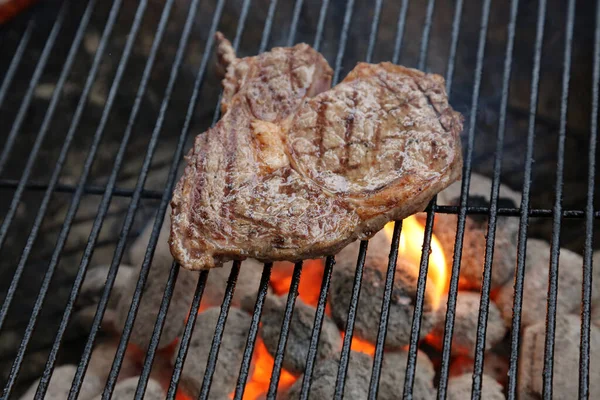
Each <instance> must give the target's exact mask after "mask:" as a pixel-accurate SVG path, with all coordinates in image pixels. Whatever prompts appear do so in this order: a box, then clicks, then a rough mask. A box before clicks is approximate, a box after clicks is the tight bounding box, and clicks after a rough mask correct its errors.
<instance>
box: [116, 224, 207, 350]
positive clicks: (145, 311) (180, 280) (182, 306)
mask: <svg viewBox="0 0 600 400" xmlns="http://www.w3.org/2000/svg"><path fill="white" fill-rule="evenodd" d="M169 215H170V213H169V212H167V214H166V216H165V220H164V223H163V226H162V229H161V233H160V237H159V239H158V243H157V245H156V251H155V253H154V258H153V259H152V264H151V266H150V270H149V273H148V279H147V281H146V286H145V287H144V293H143V295H142V298H141V300H140V305H139V309H138V314H137V318H136V320H135V324H134V325H133V331H132V333H131V340H130V342H131V343H133V344H135V345H137V346H139V347H141V348H142V349H144V350H145V349H146V348H147V347H148V344H149V343H150V338H151V337H152V332H153V331H154V324H155V322H156V316H157V315H158V310H159V308H160V304H161V302H162V298H163V294H164V290H165V287H166V285H167V280H168V278H169V273H170V270H171V265H172V263H173V258H172V257H171V253H170V250H169V245H168V243H167V240H168V237H169V226H170V225H171V220H170V217H169ZM152 226H153V222H152V223H150V224H149V225H148V226H147V227H146V229H145V230H144V232H143V233H142V234H141V235H140V237H139V238H138V239H137V240H136V241H135V243H134V244H133V246H132V248H131V249H130V253H129V256H130V259H131V260H132V263H134V264H133V265H134V267H136V271H135V273H134V274H133V276H131V278H130V279H129V280H128V281H127V285H126V287H125V289H124V290H123V294H122V296H121V301H120V302H119V305H118V307H117V310H116V325H117V329H118V330H119V331H120V330H122V329H123V327H124V326H125V322H126V319H127V314H128V313H129V307H130V305H131V299H132V297H133V293H134V292H135V287H136V285H137V281H138V278H139V272H140V268H141V265H142V262H143V259H144V253H145V251H146V247H147V245H148V240H149V238H150V232H151V231H152ZM197 282H198V273H197V272H191V271H188V270H186V269H183V268H181V269H180V270H179V275H178V277H177V283H176V284H175V288H174V290H173V296H172V298H171V303H170V305H169V311H168V313H167V318H166V322H165V325H164V328H163V330H162V334H161V337H160V343H159V348H164V347H166V346H168V345H169V344H171V343H173V341H174V340H175V339H176V338H177V337H179V335H180V334H181V331H182V330H183V326H184V324H185V319H186V317H187V315H188V312H189V310H190V305H191V304H192V298H193V297H194V290H195V288H196V283H197Z"/></svg>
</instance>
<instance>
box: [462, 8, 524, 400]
mask: <svg viewBox="0 0 600 400" xmlns="http://www.w3.org/2000/svg"><path fill="white" fill-rule="evenodd" d="M518 9H519V1H518V0H513V1H512V2H511V9H510V20H509V23H508V37H507V44H506V55H505V58H504V77H503V79H502V98H501V100H500V119H499V121H498V133H497V140H496V155H495V157H494V174H493V175H494V176H493V179H492V189H491V193H490V213H489V215H488V230H487V238H486V248H485V261H484V268H483V282H482V287H481V300H480V303H479V320H478V322H477V340H476V344H475V362H474V367H473V370H474V371H473V392H472V396H471V397H472V399H474V400H475V399H477V400H478V399H481V385H482V375H483V361H484V351H485V335H486V329H487V322H488V319H487V317H488V312H489V306H490V291H491V279H492V259H493V257H494V243H495V239H496V222H497V218H498V217H497V213H496V210H497V208H498V197H499V192H500V174H501V172H502V156H503V149H504V133H505V130H506V107H507V104H508V96H509V90H510V86H509V85H510V77H511V72H512V62H513V50H514V42H515V31H516V24H517V12H518Z"/></svg>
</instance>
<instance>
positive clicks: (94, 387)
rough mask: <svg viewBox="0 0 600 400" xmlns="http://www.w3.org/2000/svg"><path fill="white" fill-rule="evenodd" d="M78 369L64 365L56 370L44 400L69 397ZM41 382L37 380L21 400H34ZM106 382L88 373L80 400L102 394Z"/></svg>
mask: <svg viewBox="0 0 600 400" xmlns="http://www.w3.org/2000/svg"><path fill="white" fill-rule="evenodd" d="M76 370H77V367H76V366H75V365H62V366H60V367H56V368H55V369H54V373H53V374H52V378H51V379H50V384H49V385H48V390H47V391H46V395H45V397H44V399H46V400H64V399H66V398H67V397H68V396H69V391H70V390H71V384H72V383H73V377H75V371H76ZM39 383H40V380H39V379H38V380H36V381H35V382H34V383H33V384H32V385H31V386H30V387H29V389H28V390H27V391H26V392H25V394H23V396H21V399H20V400H33V398H34V397H35V392H36V390H37V388H38V385H39ZM104 383H105V382H104V381H103V380H101V379H100V378H99V377H97V376H96V375H94V374H92V373H90V372H88V373H87V374H86V375H85V378H84V379H83V384H82V386H81V391H80V394H79V399H81V400H89V399H91V398H93V397H94V396H96V395H97V394H99V393H100V392H102V389H103V388H104Z"/></svg>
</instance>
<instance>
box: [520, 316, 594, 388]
mask: <svg viewBox="0 0 600 400" xmlns="http://www.w3.org/2000/svg"><path fill="white" fill-rule="evenodd" d="M542 314H543V313H542ZM580 333H581V319H580V317H579V315H566V314H561V313H560V312H559V313H557V315H556V331H555V336H554V340H555V342H554V374H553V378H552V395H553V398H555V399H574V398H576V397H577V394H578V393H579V345H580V340H581V337H580ZM545 337H546V323H545V321H543V320H542V321H539V322H537V323H536V324H534V325H531V326H529V327H527V328H526V329H525V332H524V334H523V338H522V341H521V351H520V353H519V380H518V383H519V387H518V391H519V398H522V399H540V398H542V392H543V371H544V348H545ZM589 343H590V371H589V376H590V380H589V398H590V399H600V380H598V377H600V328H598V327H597V326H595V325H592V326H591V330H590V342H589Z"/></svg>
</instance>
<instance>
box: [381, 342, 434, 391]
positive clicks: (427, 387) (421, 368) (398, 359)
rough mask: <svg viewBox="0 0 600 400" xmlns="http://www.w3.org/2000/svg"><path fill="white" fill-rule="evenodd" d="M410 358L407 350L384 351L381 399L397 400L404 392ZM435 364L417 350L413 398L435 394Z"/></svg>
mask: <svg viewBox="0 0 600 400" xmlns="http://www.w3.org/2000/svg"><path fill="white" fill-rule="evenodd" d="M407 360H408V352H407V351H404V350H402V351H398V352H390V353H384V355H383V364H382V366H381V376H380V381H379V390H378V392H377V398H378V399H379V400H395V399H399V398H402V395H403V393H404V377H405V374H406V364H407ZM434 376H435V370H434V369H433V364H432V363H431V361H430V360H429V358H428V357H427V355H426V354H425V353H423V352H422V351H418V352H417V364H416V370H415V382H414V385H413V392H412V394H413V399H415V400H430V399H433V396H434V393H435V391H434V388H433V377H434Z"/></svg>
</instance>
